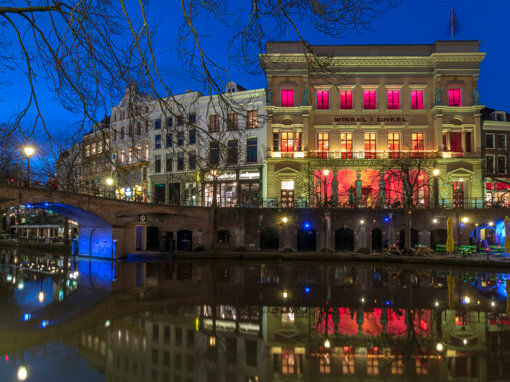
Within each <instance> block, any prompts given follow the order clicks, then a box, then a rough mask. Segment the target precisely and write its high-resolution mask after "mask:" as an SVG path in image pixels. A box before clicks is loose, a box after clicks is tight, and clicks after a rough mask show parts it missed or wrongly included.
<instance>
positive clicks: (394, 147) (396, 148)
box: [388, 133, 400, 159]
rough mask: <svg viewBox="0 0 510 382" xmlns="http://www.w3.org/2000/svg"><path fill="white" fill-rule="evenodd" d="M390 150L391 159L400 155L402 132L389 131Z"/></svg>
mask: <svg viewBox="0 0 510 382" xmlns="http://www.w3.org/2000/svg"><path fill="white" fill-rule="evenodd" d="M388 150H389V153H388V157H389V158H390V159H397V158H399V157H400V133H388Z"/></svg>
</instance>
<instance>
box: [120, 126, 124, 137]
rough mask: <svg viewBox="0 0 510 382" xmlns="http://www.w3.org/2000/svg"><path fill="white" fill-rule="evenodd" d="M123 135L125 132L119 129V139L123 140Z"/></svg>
mask: <svg viewBox="0 0 510 382" xmlns="http://www.w3.org/2000/svg"><path fill="white" fill-rule="evenodd" d="M124 135H125V130H124V128H121V129H120V139H124Z"/></svg>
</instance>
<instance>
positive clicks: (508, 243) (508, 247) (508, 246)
mask: <svg viewBox="0 0 510 382" xmlns="http://www.w3.org/2000/svg"><path fill="white" fill-rule="evenodd" d="M509 223H510V218H509V217H508V216H505V253H510V224H509Z"/></svg>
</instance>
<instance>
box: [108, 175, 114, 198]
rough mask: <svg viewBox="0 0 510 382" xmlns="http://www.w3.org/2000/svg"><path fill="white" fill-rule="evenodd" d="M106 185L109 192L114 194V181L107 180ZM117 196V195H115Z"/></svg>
mask: <svg viewBox="0 0 510 382" xmlns="http://www.w3.org/2000/svg"><path fill="white" fill-rule="evenodd" d="M106 185H107V186H108V191H109V192H112V190H111V187H112V186H113V179H112V178H106ZM113 195H115V193H113Z"/></svg>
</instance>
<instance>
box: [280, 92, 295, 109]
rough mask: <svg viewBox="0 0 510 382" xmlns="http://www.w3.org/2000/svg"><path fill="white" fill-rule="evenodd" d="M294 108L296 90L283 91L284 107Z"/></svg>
mask: <svg viewBox="0 0 510 382" xmlns="http://www.w3.org/2000/svg"><path fill="white" fill-rule="evenodd" d="M293 106H294V90H291V89H284V90H282V107H293Z"/></svg>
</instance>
